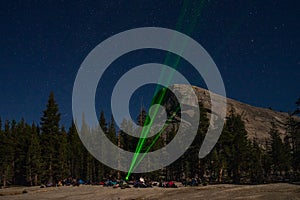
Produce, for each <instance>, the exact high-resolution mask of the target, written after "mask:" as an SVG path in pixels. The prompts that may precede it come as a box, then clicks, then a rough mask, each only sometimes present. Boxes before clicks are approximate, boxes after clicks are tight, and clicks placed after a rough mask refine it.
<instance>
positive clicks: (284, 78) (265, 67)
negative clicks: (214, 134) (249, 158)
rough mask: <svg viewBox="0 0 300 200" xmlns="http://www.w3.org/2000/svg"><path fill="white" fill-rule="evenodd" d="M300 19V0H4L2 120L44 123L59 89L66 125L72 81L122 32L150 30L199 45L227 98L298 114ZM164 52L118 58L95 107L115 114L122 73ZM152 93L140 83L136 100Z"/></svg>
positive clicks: (0, 6)
mask: <svg viewBox="0 0 300 200" xmlns="http://www.w3.org/2000/svg"><path fill="white" fill-rule="evenodd" d="M100 2H101V3H100ZM299 19H300V1H297V0H295V1H277V0H272V1H268V0H263V1H261V0H257V1H253V0H249V1H246V0H245V1H203V2H202V3H199V2H196V1H186V2H185V3H184V2H181V1H178V0H174V1H169V0H166V1H162V0H159V1H154V0H149V1H125V0H124V1H121V0H118V1H114V0H109V1H99V2H98V3H97V2H96V1H93V2H92V1H90V2H89V1H48V2H47V1H1V2H0V23H1V30H0V45H1V50H0V94H1V96H0V117H1V118H2V120H3V119H9V120H11V119H16V120H20V119H21V117H24V118H25V120H26V121H27V122H29V123H31V122H33V121H34V122H36V123H39V121H40V117H41V116H42V111H43V110H44V109H45V106H46V102H47V99H48V96H49V93H50V91H53V92H54V94H55V97H56V100H57V103H58V104H59V109H60V112H61V113H62V123H63V124H65V125H66V126H68V125H69V124H70V122H71V119H72V111H71V105H72V88H73V83H74V80H75V77H76V73H77V70H78V69H79V67H80V65H81V63H82V61H83V60H84V58H85V57H86V56H87V55H88V53H89V52H90V51H91V50H92V49H93V48H94V47H95V46H97V45H98V44H99V43H100V42H101V41H103V40H105V39H106V38H108V37H110V36H112V35H114V34H116V33H119V32H122V31H125V30H128V29H132V28H138V27H148V26H153V27H164V28H170V29H174V30H178V31H180V32H182V33H185V34H187V35H189V36H191V37H192V38H193V39H195V40H196V41H198V42H199V43H200V44H201V45H202V46H203V47H204V48H205V49H206V50H207V51H208V53H209V54H210V55H211V57H212V58H213V59H214V61H215V63H216V65H217V66H218V68H219V70H220V72H221V75H222V77H223V80H224V84H225V88H226V92H227V96H228V97H230V98H233V99H236V100H239V101H242V102H245V103H248V104H251V105H254V106H259V107H272V108H273V109H275V110H278V111H291V110H293V108H294V107H295V106H294V103H295V101H296V99H297V98H298V97H299V96H300V87H299V80H300V53H299V52H300V51H299V46H300V37H299V36H300V23H299ZM165 57H166V52H162V51H158V50H157V51H155V50H141V51H136V52H132V53H129V54H128V55H124V56H122V57H120V58H119V59H118V60H117V61H116V62H115V63H113V64H112V66H110V73H108V74H110V77H108V76H107V77H106V78H105V77H103V80H102V82H103V83H102V85H101V87H100V86H99V88H98V90H97V98H96V102H97V103H96V105H97V109H98V110H97V111H98V112H99V110H100V109H103V110H104V111H105V112H106V114H107V115H109V113H110V107H109V104H108V102H109V99H110V93H111V90H112V88H113V85H114V83H115V82H116V81H117V80H118V78H119V77H120V76H121V75H122V73H125V72H126V71H127V70H129V69H130V68H132V67H134V66H136V65H139V64H144V63H148V62H153V61H155V62H159V63H163V62H164V58H165ZM180 66H181V67H180V69H179V70H181V71H182V73H183V74H185V75H186V76H187V78H188V79H189V80H190V81H191V83H192V84H195V85H198V86H201V87H205V85H203V83H202V81H201V78H199V77H197V76H195V74H194V73H193V70H192V69H190V68H191V67H189V66H188V63H186V62H185V61H184V60H181V62H180ZM111 74H112V75H111ZM99 85H100V83H99ZM149 88H150V89H153V88H154V86H149ZM149 88H148V89H149ZM148 89H147V87H146V86H145V87H144V89H143V88H141V89H139V90H138V91H137V92H136V94H135V95H134V97H133V100H132V102H133V103H132V105H140V104H144V105H148V104H149V103H150V101H151V96H152V94H153V93H151V92H149V90H148ZM150 93H151V94H150ZM137 107H139V106H137ZM137 107H133V106H131V109H132V110H133V111H132V112H134V110H137V109H138V108H137Z"/></svg>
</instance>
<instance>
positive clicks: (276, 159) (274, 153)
mask: <svg viewBox="0 0 300 200" xmlns="http://www.w3.org/2000/svg"><path fill="white" fill-rule="evenodd" d="M269 134H270V136H271V152H270V156H271V159H272V169H273V173H274V174H275V175H278V174H280V175H282V172H283V171H284V169H285V164H284V163H286V162H288V160H287V159H288V158H286V157H285V156H286V155H285V149H284V144H283V142H282V139H281V138H280V136H279V132H278V130H277V128H276V126H275V124H274V123H272V127H271V129H270V132H269Z"/></svg>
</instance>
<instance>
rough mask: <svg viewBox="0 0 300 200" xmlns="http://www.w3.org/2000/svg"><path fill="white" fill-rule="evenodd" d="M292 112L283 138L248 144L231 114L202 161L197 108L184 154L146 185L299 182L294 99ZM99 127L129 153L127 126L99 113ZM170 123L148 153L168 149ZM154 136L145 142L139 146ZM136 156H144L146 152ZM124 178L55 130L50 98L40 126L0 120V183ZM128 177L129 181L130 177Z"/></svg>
mask: <svg viewBox="0 0 300 200" xmlns="http://www.w3.org/2000/svg"><path fill="white" fill-rule="evenodd" d="M296 104H297V107H296V108H295V111H294V112H293V113H291V114H290V116H289V117H288V118H287V120H286V135H285V137H284V138H282V137H281V135H280V134H279V132H278V130H277V128H276V124H275V123H273V124H272V128H271V129H270V131H269V135H270V140H269V141H266V142H265V144H261V143H258V141H256V140H255V139H254V140H249V139H248V137H247V131H246V129H245V124H244V122H243V120H242V118H241V116H240V115H238V114H236V113H235V112H234V110H233V109H232V110H231V112H230V114H229V116H228V117H227V120H226V123H225V126H224V129H223V132H222V134H221V137H220V138H219V140H218V142H217V144H216V145H215V147H214V148H213V150H212V151H211V152H210V154H209V155H207V156H206V157H205V158H203V159H199V158H198V152H199V150H200V147H201V143H202V141H203V139H204V137H205V134H206V132H207V129H208V125H209V118H208V110H207V109H205V108H204V107H203V106H202V105H201V104H200V113H201V118H200V123H199V128H198V133H197V135H196V137H195V139H194V142H193V143H192V145H191V146H190V147H189V149H188V150H187V151H186V152H185V153H184V154H183V155H182V156H181V157H180V158H179V159H178V160H176V161H175V162H174V163H172V164H171V165H169V166H167V167H165V168H163V169H160V170H157V171H154V172H150V173H146V174H142V175H141V174H133V175H132V177H134V176H136V177H139V176H146V177H148V178H149V179H152V180H159V179H165V180H177V181H180V180H182V179H186V178H197V179H199V180H201V181H202V182H203V183H253V184H254V183H255V184H259V183H266V182H276V181H299V180H300V124H299V121H296V120H295V118H294V116H295V115H299V114H300V99H299V100H298V101H297V102H296ZM147 119H148V116H147V113H146V111H145V110H141V112H140V114H139V116H137V124H139V125H141V126H142V125H144V124H145V123H147V122H148V120H147ZM99 124H100V126H101V128H102V129H103V131H104V132H105V134H106V136H107V137H108V138H109V139H110V140H111V141H112V142H113V143H114V144H115V145H118V146H119V147H120V148H123V149H125V150H128V151H132V152H134V151H135V148H136V145H137V143H138V138H134V137H132V136H129V135H128V134H126V133H125V132H123V131H122V127H123V128H124V127H125V126H126V130H130V128H131V129H132V131H136V130H133V125H132V124H130V123H129V122H128V121H126V120H124V121H123V123H122V125H121V127H120V130H119V131H117V130H116V129H117V128H116V126H115V122H114V119H113V117H111V119H110V120H108V121H107V120H106V118H105V115H104V113H103V112H101V114H100V117H99ZM177 124H178V122H176V120H173V122H172V123H170V124H169V126H168V128H167V129H166V130H165V131H164V132H163V133H162V134H161V137H159V138H158V139H157V140H155V144H154V145H153V147H152V148H151V151H154V150H157V149H160V148H161V147H163V146H165V145H166V144H168V143H169V142H170V141H171V140H172V139H173V137H174V136H175V134H176V131H177V127H178V126H177ZM153 140H154V137H151V138H148V139H147V140H146V141H145V145H144V146H145V147H147V146H149V144H151V143H153ZM145 147H144V148H143V149H142V150H141V152H145V151H146V148H145ZM125 176H126V173H124V172H119V171H116V170H114V169H111V168H109V167H107V166H106V165H104V164H102V163H101V162H99V161H98V160H97V159H95V158H94V157H93V156H92V155H91V154H90V153H89V152H88V151H87V150H86V148H85V147H84V146H83V144H82V142H81V140H80V138H79V136H78V133H77V130H76V127H75V125H74V123H72V124H71V126H70V127H69V128H68V129H66V128H65V127H64V126H60V113H59V107H58V104H57V103H56V101H55V98H54V94H53V93H51V94H50V96H49V99H48V102H47V105H46V109H45V110H44V111H43V116H42V117H41V122H40V124H35V123H33V124H28V123H26V122H25V120H24V119H22V120H20V121H19V122H16V121H15V120H12V121H9V120H5V121H3V122H2V121H1V119H0V184H1V185H2V186H7V185H29V186H33V185H40V184H45V183H47V182H57V181H58V180H62V179H65V178H69V177H73V178H78V179H83V180H85V181H90V182H97V181H101V180H103V179H105V178H119V179H120V178H123V179H124V178H125ZM132 177H130V178H132Z"/></svg>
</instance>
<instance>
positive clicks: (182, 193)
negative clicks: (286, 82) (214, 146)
mask: <svg viewBox="0 0 300 200" xmlns="http://www.w3.org/2000/svg"><path fill="white" fill-rule="evenodd" d="M23 191H26V192H27V193H23ZM0 199H1V200H2V199H3V200H6V199H9V200H18V199H20V200H21V199H22V200H29V199H30V200H31V199H54V200H58V199H59V200H62V199H66V200H79V199H89V200H91V199H97V200H100V199H116V200H118V199H120V200H121V199H127V200H133V199H136V200H138V199H139V200H141V199H189V200H190V199H212V200H214V199H270V200H276V199H278V200H279V199H280V200H284V199H288V200H294V199H300V186H299V185H293V184H285V183H280V184H268V185H254V186H248V185H247V186H245V185H209V186H199V187H179V188H175V189H173V188H158V187H154V188H139V189H137V188H128V189H120V188H116V189H114V188H111V187H109V188H107V187H102V186H88V185H81V186H79V187H73V186H69V187H53V188H39V187H18V188H6V189H0Z"/></svg>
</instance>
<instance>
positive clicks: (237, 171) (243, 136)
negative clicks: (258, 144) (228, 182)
mask: <svg viewBox="0 0 300 200" xmlns="http://www.w3.org/2000/svg"><path fill="white" fill-rule="evenodd" d="M222 134H223V133H222ZM224 134H225V135H228V137H229V138H231V141H230V143H231V144H229V145H231V147H230V148H229V152H227V153H228V154H229V155H230V156H228V161H227V163H228V165H229V168H228V170H229V172H230V173H232V179H233V182H234V183H240V180H241V175H242V171H243V169H244V167H245V166H246V165H247V159H248V156H249V154H248V152H249V143H248V140H247V132H246V129H245V124H244V122H243V120H242V118H241V116H240V115H237V114H235V113H234V111H233V110H232V111H231V112H230V115H229V117H228V118H227V121H226V123H225V127H224Z"/></svg>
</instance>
